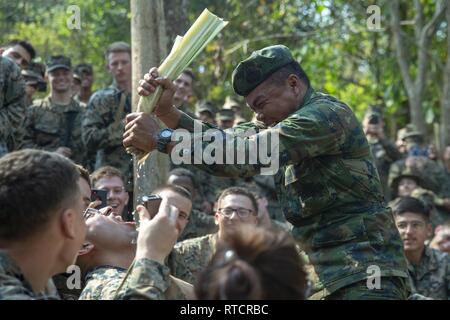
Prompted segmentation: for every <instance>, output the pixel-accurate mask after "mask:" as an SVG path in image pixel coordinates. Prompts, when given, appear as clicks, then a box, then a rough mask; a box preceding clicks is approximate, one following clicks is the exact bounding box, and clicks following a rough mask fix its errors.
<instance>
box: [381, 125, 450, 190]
mask: <svg viewBox="0 0 450 320" xmlns="http://www.w3.org/2000/svg"><path fill="white" fill-rule="evenodd" d="M402 139H403V141H404V145H405V148H406V152H407V157H406V158H404V159H401V160H398V161H396V162H394V163H393V164H392V165H391V167H390V170H389V177H388V184H389V185H391V186H392V182H393V180H394V179H395V178H396V177H398V176H399V175H400V174H401V173H402V172H403V171H405V170H412V171H414V172H419V173H420V175H421V177H422V183H423V187H424V188H425V189H428V190H431V191H433V192H434V193H436V194H437V195H438V196H440V197H450V180H449V179H448V178H447V176H446V174H445V170H444V169H443V167H442V166H440V165H439V164H438V163H437V162H436V161H433V160H430V159H429V158H428V151H427V150H428V147H427V146H425V145H424V144H423V141H424V137H423V135H422V133H420V132H419V131H417V129H416V128H415V127H414V126H413V125H408V126H407V127H406V129H405V132H404V133H403V135H402ZM392 191H393V190H391V192H392Z"/></svg>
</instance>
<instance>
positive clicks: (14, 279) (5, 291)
mask: <svg viewBox="0 0 450 320" xmlns="http://www.w3.org/2000/svg"><path fill="white" fill-rule="evenodd" d="M58 299H59V297H57V296H53V295H47V294H45V293H36V292H34V291H33V289H32V287H31V284H30V283H29V282H28V281H27V279H25V276H24V275H23V274H22V272H21V271H20V269H19V267H18V266H17V265H16V264H15V263H14V261H12V260H11V258H10V257H9V256H8V255H7V254H6V253H5V252H2V251H0V300H58Z"/></svg>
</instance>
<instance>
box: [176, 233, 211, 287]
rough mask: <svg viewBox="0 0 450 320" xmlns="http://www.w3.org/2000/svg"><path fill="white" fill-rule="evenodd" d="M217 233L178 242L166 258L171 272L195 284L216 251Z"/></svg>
mask: <svg viewBox="0 0 450 320" xmlns="http://www.w3.org/2000/svg"><path fill="white" fill-rule="evenodd" d="M216 243H217V233H214V234H208V235H206V236H203V237H198V238H193V239H188V240H185V241H182V242H178V243H177V244H176V245H175V247H174V248H173V250H172V252H171V253H170V255H169V258H168V266H169V268H170V270H171V273H172V274H173V275H174V276H175V277H177V278H180V279H181V280H184V281H187V282H189V283H192V284H194V285H195V283H196V281H197V277H198V275H199V274H200V272H201V271H202V270H203V269H204V268H206V266H207V265H208V264H209V262H210V261H211V258H212V256H213V255H214V253H215V252H216Z"/></svg>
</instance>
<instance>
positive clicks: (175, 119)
mask: <svg viewBox="0 0 450 320" xmlns="http://www.w3.org/2000/svg"><path fill="white" fill-rule="evenodd" d="M158 118H159V120H161V121H162V122H163V123H164V124H165V125H166V126H167V127H168V128H170V129H176V128H177V127H178V123H179V121H180V118H181V111H180V110H178V109H177V108H176V107H172V108H171V109H170V111H169V112H167V113H165V114H163V115H158Z"/></svg>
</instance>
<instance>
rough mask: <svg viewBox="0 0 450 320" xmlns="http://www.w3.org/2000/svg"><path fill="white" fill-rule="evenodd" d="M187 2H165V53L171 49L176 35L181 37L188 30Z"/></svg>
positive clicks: (173, 0)
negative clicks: (166, 39)
mask: <svg viewBox="0 0 450 320" xmlns="http://www.w3.org/2000/svg"><path fill="white" fill-rule="evenodd" d="M187 6H188V0H165V1H164V13H165V17H166V21H167V23H166V34H167V38H168V41H167V52H170V49H172V46H173V43H174V41H175V38H176V36H177V35H180V36H183V35H184V34H185V33H186V31H188V29H189V19H188V13H187Z"/></svg>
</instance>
